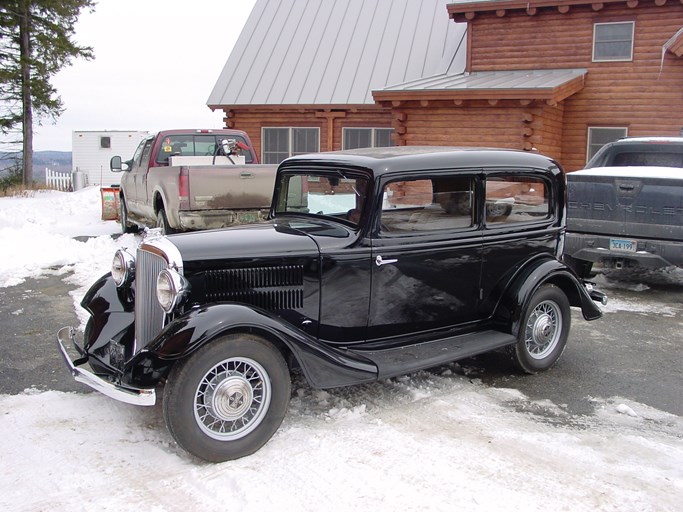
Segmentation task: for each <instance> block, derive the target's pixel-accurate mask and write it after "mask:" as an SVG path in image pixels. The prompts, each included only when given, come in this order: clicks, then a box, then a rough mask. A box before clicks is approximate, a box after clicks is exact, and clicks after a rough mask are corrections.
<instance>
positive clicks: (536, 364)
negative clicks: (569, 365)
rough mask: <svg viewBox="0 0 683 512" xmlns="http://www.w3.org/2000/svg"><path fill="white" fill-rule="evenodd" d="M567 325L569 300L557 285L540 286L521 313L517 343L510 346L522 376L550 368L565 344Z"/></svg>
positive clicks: (568, 323)
mask: <svg viewBox="0 0 683 512" xmlns="http://www.w3.org/2000/svg"><path fill="white" fill-rule="evenodd" d="M570 324H571V313H570V309H569V301H568V300H567V296H566V295H565V294H564V292H563V291H562V290H561V289H559V288H558V287H557V286H555V285H552V284H547V285H543V286H541V287H540V288H539V289H538V290H537V291H536V293H534V295H533V297H532V298H531V302H530V303H529V306H528V308H527V310H526V312H525V314H524V321H523V323H522V325H521V327H520V330H519V334H518V337H517V343H516V344H515V345H514V346H513V347H511V353H512V357H513V360H514V362H515V364H516V365H517V366H518V367H519V368H520V369H521V370H522V371H524V372H526V373H537V372H540V371H543V370H547V369H548V368H550V367H551V366H553V365H554V364H555V363H556V362H557V360H558V359H559V358H560V356H561V355H562V352H563V351H564V348H565V346H566V345H567V336H568V335H569V327H570Z"/></svg>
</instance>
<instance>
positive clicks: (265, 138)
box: [261, 127, 320, 164]
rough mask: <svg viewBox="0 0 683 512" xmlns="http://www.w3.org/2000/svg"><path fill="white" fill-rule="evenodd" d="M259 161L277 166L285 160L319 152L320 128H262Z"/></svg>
mask: <svg viewBox="0 0 683 512" xmlns="http://www.w3.org/2000/svg"><path fill="white" fill-rule="evenodd" d="M261 135H262V137H261V141H262V144H261V146H262V148H261V161H262V162H263V163H264V164H279V163H280V162H282V161H283V160H284V159H285V158H289V157H290V156H294V155H303V154H305V153H317V152H318V151H320V128H293V127H292V128H263V129H262V130H261Z"/></svg>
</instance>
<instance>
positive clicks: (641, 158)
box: [612, 147, 683, 167]
mask: <svg viewBox="0 0 683 512" xmlns="http://www.w3.org/2000/svg"><path fill="white" fill-rule="evenodd" d="M612 165H615V166H629V165H635V166H640V165H654V166H660V167H683V147H682V148H681V151H680V152H678V153H673V152H670V153H669V152H666V153H665V152H663V151H662V152H660V151H656V152H648V151H633V152H632V151H629V152H624V153H617V154H616V155H614V160H613V161H612Z"/></svg>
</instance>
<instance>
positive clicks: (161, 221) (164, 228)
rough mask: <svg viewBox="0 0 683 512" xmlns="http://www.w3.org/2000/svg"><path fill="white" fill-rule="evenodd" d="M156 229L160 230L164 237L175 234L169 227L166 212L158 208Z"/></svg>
mask: <svg viewBox="0 0 683 512" xmlns="http://www.w3.org/2000/svg"><path fill="white" fill-rule="evenodd" d="M156 227H158V228H161V232H162V233H163V234H164V235H172V234H173V233H176V232H177V231H176V230H175V229H173V228H172V227H171V226H170V225H169V223H168V216H167V215H166V210H164V209H163V208H159V211H158V212H157V222H156Z"/></svg>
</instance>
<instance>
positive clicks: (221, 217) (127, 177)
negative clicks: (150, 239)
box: [110, 129, 276, 233]
mask: <svg viewBox="0 0 683 512" xmlns="http://www.w3.org/2000/svg"><path fill="white" fill-rule="evenodd" d="M224 142H227V143H229V144H230V145H231V147H232V148H234V149H233V151H231V154H228V155H226V154H225V151H224V150H223V143H224ZM110 167H111V170H112V171H114V172H123V175H122V177H121V188H120V201H119V205H120V211H119V219H120V221H121V228H122V231H123V232H124V233H127V232H131V231H135V230H136V229H137V228H138V227H139V226H145V225H146V226H152V227H160V228H161V229H162V231H163V233H173V232H176V231H187V230H196V229H207V228H219V227H224V226H230V225H234V224H239V223H243V222H253V221H256V220H262V219H264V218H265V217H266V216H267V211H268V206H269V204H270V198H271V196H272V191H273V184H274V179H275V169H276V166H274V165H266V166H262V165H258V159H257V157H256V153H255V152H254V150H253V148H252V144H251V141H250V140H249V136H248V135H247V134H246V133H245V132H243V131H240V130H227V129H224V130H165V131H161V132H158V133H156V134H154V135H151V136H149V137H147V138H145V139H144V140H143V141H141V143H140V145H139V146H138V148H137V149H136V151H135V154H134V155H133V158H132V159H130V160H128V161H126V162H123V161H122V160H121V157H119V156H115V157H113V158H112V159H111V164H110Z"/></svg>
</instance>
